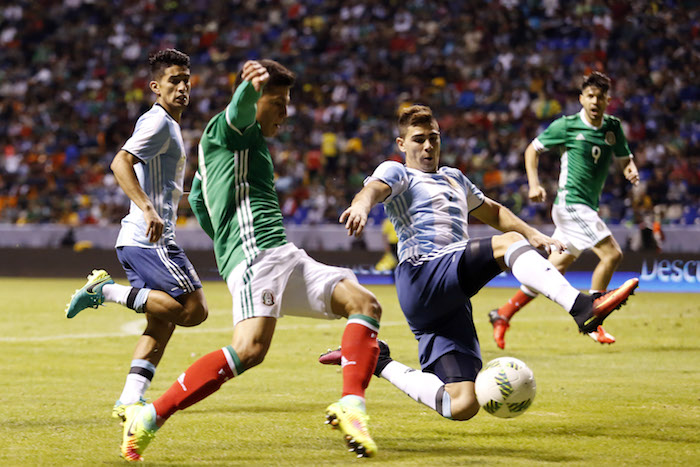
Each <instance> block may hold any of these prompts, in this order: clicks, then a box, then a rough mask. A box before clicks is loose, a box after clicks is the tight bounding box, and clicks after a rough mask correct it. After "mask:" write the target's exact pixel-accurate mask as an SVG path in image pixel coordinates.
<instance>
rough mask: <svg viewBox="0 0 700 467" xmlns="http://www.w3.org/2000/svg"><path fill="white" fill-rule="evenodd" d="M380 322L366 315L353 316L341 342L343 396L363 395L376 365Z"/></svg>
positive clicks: (349, 319)
mask: <svg viewBox="0 0 700 467" xmlns="http://www.w3.org/2000/svg"><path fill="white" fill-rule="evenodd" d="M378 332H379V323H378V322H377V321H376V320H374V319H372V318H370V317H369V316H365V315H352V316H350V317H349V318H348V324H347V325H346V326H345V332H343V339H342V341H341V344H340V348H341V355H342V358H343V397H345V396H347V395H354V396H360V397H362V398H364V397H365V389H367V386H368V385H369V380H370V379H371V378H372V373H373V372H374V368H375V367H376V366H377V356H378V355H379V345H377V333H378Z"/></svg>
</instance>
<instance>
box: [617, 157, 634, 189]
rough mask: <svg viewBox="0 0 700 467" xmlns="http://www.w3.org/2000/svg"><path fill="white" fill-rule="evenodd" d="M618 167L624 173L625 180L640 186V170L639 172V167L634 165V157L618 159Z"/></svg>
mask: <svg viewBox="0 0 700 467" xmlns="http://www.w3.org/2000/svg"><path fill="white" fill-rule="evenodd" d="M616 160H617V165H618V167H620V169H622V173H623V174H624V175H625V178H626V179H627V180H628V181H629V182H630V183H631V184H632V185H634V186H637V185H639V170H637V165H636V164H635V163H634V159H632V157H629V158H627V157H619V158H616Z"/></svg>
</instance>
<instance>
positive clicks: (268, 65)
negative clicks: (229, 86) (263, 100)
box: [233, 59, 297, 92]
mask: <svg viewBox="0 0 700 467" xmlns="http://www.w3.org/2000/svg"><path fill="white" fill-rule="evenodd" d="M258 63H259V64H261V65H262V66H264V67H265V69H266V70H267V72H268V73H269V74H270V80H269V81H268V82H267V84H266V85H265V87H266V88H268V87H273V86H286V87H290V88H291V87H292V86H294V83H295V82H296V80H297V78H296V75H295V74H294V72H293V71H292V70H290V69H289V68H287V67H285V66H284V65H282V64H281V63H279V62H276V61H274V60H268V59H263V60H258ZM242 82H243V69H241V71H239V72H238V75H237V76H236V82H235V83H234V85H233V89H234V90H235V89H236V88H237V87H238V85H239V84H241V83H242ZM263 92H264V91H263Z"/></svg>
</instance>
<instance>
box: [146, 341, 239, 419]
mask: <svg viewBox="0 0 700 467" xmlns="http://www.w3.org/2000/svg"><path fill="white" fill-rule="evenodd" d="M229 348H230V347H226V348H223V349H219V350H217V351H215V352H211V353H209V354H207V355H205V356H203V357H202V358H200V359H199V360H197V361H196V362H194V363H193V364H192V365H190V367H189V368H188V369H187V370H185V372H184V373H182V374H181V375H180V376H179V377H178V378H177V381H175V382H174V383H173V385H172V386H170V389H168V390H167V391H165V393H164V394H163V395H162V396H160V397H159V398H158V399H156V400H155V401H154V402H153V406H154V407H155V409H156V414H157V415H158V417H159V418H161V419H162V420H163V421H165V420H167V419H168V418H169V417H170V416H171V415H172V414H174V413H175V412H177V411H178V410H182V409H186V408H187V407H189V406H191V405H193V404H195V403H197V402H199V401H201V400H202V399H204V398H205V397H207V396H209V395H211V394H213V393H215V392H216V391H218V390H219V388H220V387H221V385H222V384H224V383H225V382H226V381H228V380H229V379H231V378H233V377H234V375H235V374H240V373H242V371H237V370H236V367H237V366H238V367H240V361H238V356H237V355H236V353H235V352H234V351H233V349H232V348H231V351H229ZM231 352H233V354H231ZM234 372H236V373H234Z"/></svg>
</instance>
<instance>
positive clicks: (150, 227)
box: [143, 209, 165, 243]
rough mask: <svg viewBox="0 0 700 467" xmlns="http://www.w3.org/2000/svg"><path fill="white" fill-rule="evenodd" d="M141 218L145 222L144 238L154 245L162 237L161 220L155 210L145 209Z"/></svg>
mask: <svg viewBox="0 0 700 467" xmlns="http://www.w3.org/2000/svg"><path fill="white" fill-rule="evenodd" d="M143 218H144V219H145V221H146V237H148V241H149V242H151V243H155V242H157V241H158V240H160V237H162V236H163V227H164V226H165V224H164V223H163V219H161V218H160V216H159V215H158V213H157V212H156V211H155V209H147V210H146V211H144V213H143Z"/></svg>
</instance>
